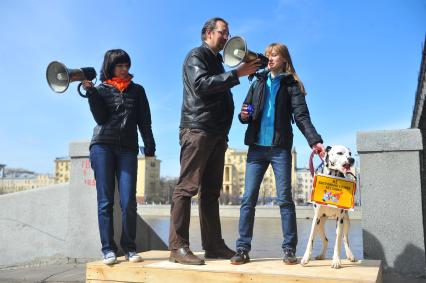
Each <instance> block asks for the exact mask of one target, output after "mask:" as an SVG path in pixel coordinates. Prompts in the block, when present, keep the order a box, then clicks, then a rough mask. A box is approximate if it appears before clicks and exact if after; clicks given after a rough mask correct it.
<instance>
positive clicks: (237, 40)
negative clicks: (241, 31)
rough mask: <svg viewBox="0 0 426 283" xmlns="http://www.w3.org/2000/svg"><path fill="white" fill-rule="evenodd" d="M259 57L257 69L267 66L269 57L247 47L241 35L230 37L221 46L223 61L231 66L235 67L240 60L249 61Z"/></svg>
mask: <svg viewBox="0 0 426 283" xmlns="http://www.w3.org/2000/svg"><path fill="white" fill-rule="evenodd" d="M258 58H259V59H260V64H261V66H260V67H259V69H263V68H266V66H268V61H269V59H268V58H267V57H266V56H264V55H263V54H261V53H256V52H253V51H250V50H248V49H247V43H246V41H245V39H244V38H242V37H241V36H234V37H232V38H230V39H229V40H228V41H227V42H226V44H225V47H224V48H223V62H224V63H225V64H226V65H228V66H229V67H231V68H234V67H237V66H238V65H240V64H241V63H242V62H249V61H252V60H254V59H258Z"/></svg>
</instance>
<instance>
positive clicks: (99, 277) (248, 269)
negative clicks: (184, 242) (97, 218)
mask: <svg viewBox="0 0 426 283" xmlns="http://www.w3.org/2000/svg"><path fill="white" fill-rule="evenodd" d="M140 255H141V256H142V257H143V258H144V262H141V263H129V262H126V261H124V258H119V263H118V264H116V265H113V266H107V265H105V264H103V263H102V261H98V262H92V263H88V264H87V267H86V282H88V283H100V282H120V283H121V282H138V283H139V282H140V283H141V282H144V283H145V282H146V283H184V282H185V283H196V282H202V283H210V282H229V283H237V282H238V283H240V282H241V283H243V282H250V283H255V282H259V283H260V282H262V283H272V282H382V276H381V275H382V272H381V268H380V261H379V260H360V261H358V262H354V263H353V262H349V261H346V260H343V267H342V268H341V269H337V270H336V269H332V268H331V267H330V265H331V261H330V260H313V261H311V262H310V263H309V264H308V265H307V266H301V265H300V264H296V265H285V264H283V262H282V260H281V259H279V258H255V259H252V262H251V263H248V264H244V265H238V266H236V265H231V264H230V263H229V260H208V261H206V265H201V266H190V265H182V264H178V263H171V262H169V261H168V256H169V252H168V251H149V252H144V253H141V254H140ZM299 260H300V259H299Z"/></svg>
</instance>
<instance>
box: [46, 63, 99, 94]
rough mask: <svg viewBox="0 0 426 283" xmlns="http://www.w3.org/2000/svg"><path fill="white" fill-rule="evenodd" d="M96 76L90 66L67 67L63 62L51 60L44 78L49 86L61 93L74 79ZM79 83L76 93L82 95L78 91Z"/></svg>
mask: <svg viewBox="0 0 426 283" xmlns="http://www.w3.org/2000/svg"><path fill="white" fill-rule="evenodd" d="M95 78H96V70H95V69H94V68H92V67H87V68H79V69H68V68H67V67H66V66H65V65H64V64H62V63H61V62H58V61H53V62H51V63H50V64H49V66H47V70H46V79H47V83H48V84H49V86H50V88H51V89H52V90H53V91H54V92H56V93H63V92H65V91H66V90H67V89H68V86H69V84H70V83H72V82H75V81H84V80H89V81H91V80H93V79H95ZM80 87H81V83H80V84H79V85H78V88H77V90H78V93H79V94H80V96H82V97H86V95H84V94H82V93H81V91H80Z"/></svg>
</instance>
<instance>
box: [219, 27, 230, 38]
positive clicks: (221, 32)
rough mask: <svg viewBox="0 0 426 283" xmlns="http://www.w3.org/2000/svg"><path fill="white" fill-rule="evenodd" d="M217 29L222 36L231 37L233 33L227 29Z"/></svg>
mask: <svg viewBox="0 0 426 283" xmlns="http://www.w3.org/2000/svg"><path fill="white" fill-rule="evenodd" d="M215 31H216V32H218V33H219V34H220V35H221V36H226V37H231V34H230V33H229V32H228V31H227V30H218V29H215Z"/></svg>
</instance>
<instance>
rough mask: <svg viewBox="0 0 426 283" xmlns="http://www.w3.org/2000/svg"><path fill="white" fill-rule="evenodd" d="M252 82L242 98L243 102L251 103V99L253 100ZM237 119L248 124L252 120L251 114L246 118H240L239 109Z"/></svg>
mask: <svg viewBox="0 0 426 283" xmlns="http://www.w3.org/2000/svg"><path fill="white" fill-rule="evenodd" d="M253 86H254V84H252V85H251V86H250V88H249V90H248V92H247V96H246V98H245V99H244V102H243V104H251V103H252V101H253V91H254V90H253V89H254V87H253ZM241 107H242V105H241ZM238 120H240V122H241V124H248V123H250V121H251V120H252V117H251V116H249V118H248V120H243V119H241V110H240V113H238Z"/></svg>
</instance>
